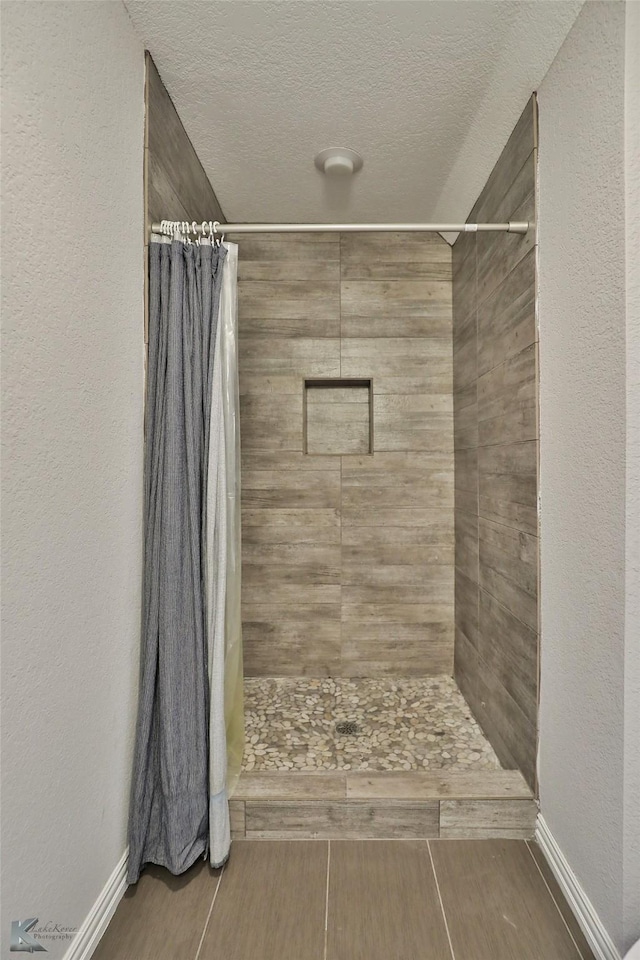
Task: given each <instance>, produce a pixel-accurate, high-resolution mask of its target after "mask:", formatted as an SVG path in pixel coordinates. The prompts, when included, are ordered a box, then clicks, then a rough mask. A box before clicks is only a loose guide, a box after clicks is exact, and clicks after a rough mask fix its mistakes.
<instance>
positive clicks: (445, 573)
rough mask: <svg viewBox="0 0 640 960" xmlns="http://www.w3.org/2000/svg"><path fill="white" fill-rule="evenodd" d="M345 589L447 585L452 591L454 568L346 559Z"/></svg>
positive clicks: (344, 562) (344, 568) (437, 564)
mask: <svg viewBox="0 0 640 960" xmlns="http://www.w3.org/2000/svg"><path fill="white" fill-rule="evenodd" d="M341 582H342V586H343V587H360V586H368V587H414V586H415V587H419V586H421V585H423V584H427V583H444V584H446V585H447V586H448V587H451V585H452V583H453V568H452V566H451V565H450V564H444V563H436V564H419V563H398V564H395V563H392V564H386V563H382V562H381V561H380V560H378V561H377V562H376V563H373V564H371V563H358V562H353V561H349V560H345V559H343V561H342V580H341Z"/></svg>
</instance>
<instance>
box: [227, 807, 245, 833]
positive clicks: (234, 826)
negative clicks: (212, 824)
mask: <svg viewBox="0 0 640 960" xmlns="http://www.w3.org/2000/svg"><path fill="white" fill-rule="evenodd" d="M229 822H230V826H231V839H232V840H241V839H242V838H243V837H244V835H245V822H244V800H235V799H234V800H229Z"/></svg>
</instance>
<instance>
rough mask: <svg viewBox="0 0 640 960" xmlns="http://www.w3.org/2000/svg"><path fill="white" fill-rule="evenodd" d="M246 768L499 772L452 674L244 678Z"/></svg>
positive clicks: (487, 744)
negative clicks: (356, 677) (370, 677)
mask: <svg viewBox="0 0 640 960" xmlns="http://www.w3.org/2000/svg"><path fill="white" fill-rule="evenodd" d="M245 727H246V748H245V756H244V764H243V769H244V770H246V771H251V772H256V773H259V772H263V771H276V770H287V771H290V772H292V773H293V772H296V771H334V770H335V771H339V772H349V771H362V772H369V771H371V772H378V773H380V772H393V771H405V772H409V771H416V770H421V771H429V772H433V773H438V772H445V771H447V770H452V769H455V770H459V771H467V772H469V773H472V772H476V771H480V770H500V769H501V765H500V762H499V760H498V758H497V756H496V755H495V753H494V751H493V749H492V748H491V746H490V744H489V742H488V741H487V739H486V738H485V736H484V734H483V733H482V730H481V729H480V727H479V726H478V724H477V723H476V721H475V720H474V718H473V716H472V715H471V713H470V711H469V707H468V706H467V703H466V701H465V700H464V697H463V696H462V694H461V693H460V691H459V690H458V687H457V686H456V683H455V681H454V680H453V679H452V678H451V677H449V676H438V677H424V678H399V679H393V680H391V679H386V678H375V679H343V678H329V679H327V678H322V679H318V678H311V679H308V678H291V677H286V678H272V677H269V678H263V677H260V678H255V677H254V678H251V679H246V680H245Z"/></svg>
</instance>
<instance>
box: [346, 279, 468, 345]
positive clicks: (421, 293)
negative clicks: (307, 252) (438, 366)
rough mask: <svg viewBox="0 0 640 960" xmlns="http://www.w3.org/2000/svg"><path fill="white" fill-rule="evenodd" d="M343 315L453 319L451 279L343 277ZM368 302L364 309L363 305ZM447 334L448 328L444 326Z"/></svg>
mask: <svg viewBox="0 0 640 960" xmlns="http://www.w3.org/2000/svg"><path fill="white" fill-rule="evenodd" d="M340 293H341V298H342V317H343V319H344V318H345V317H355V316H365V315H366V311H367V310H368V312H369V315H370V316H387V317H402V316H414V315H416V314H417V315H419V316H424V315H425V314H430V315H431V316H432V317H434V318H436V317H443V318H444V319H449V320H450V319H451V283H450V282H449V281H448V280H422V279H420V280H413V279H411V280H402V279H384V280H368V279H367V280H345V279H343V280H342V283H341V284H340ZM365 304H366V305H367V307H366V310H364V311H363V307H364V305H365ZM443 329H444V330H445V332H444V333H443V334H441V335H442V336H446V335H447V333H448V332H450V331H449V330H447V328H443Z"/></svg>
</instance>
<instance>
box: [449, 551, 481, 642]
mask: <svg viewBox="0 0 640 960" xmlns="http://www.w3.org/2000/svg"><path fill="white" fill-rule="evenodd" d="M478 603H479V590H478V581H477V580H472V579H471V578H470V577H467V576H465V574H464V573H463V572H462V570H460V568H459V567H456V572H455V621H456V627H457V628H458V629H459V630H461V631H462V633H464V635H465V637H466V638H467V640H469V641H470V642H471V643H472V644H473V645H474V646H475V647H477V646H478V642H479V636H478V625H479V614H478Z"/></svg>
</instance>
